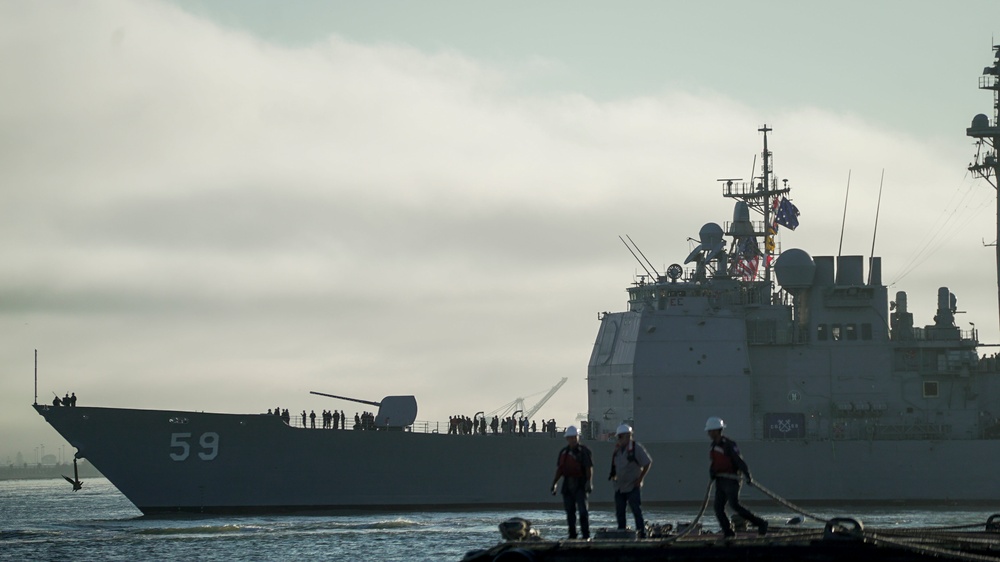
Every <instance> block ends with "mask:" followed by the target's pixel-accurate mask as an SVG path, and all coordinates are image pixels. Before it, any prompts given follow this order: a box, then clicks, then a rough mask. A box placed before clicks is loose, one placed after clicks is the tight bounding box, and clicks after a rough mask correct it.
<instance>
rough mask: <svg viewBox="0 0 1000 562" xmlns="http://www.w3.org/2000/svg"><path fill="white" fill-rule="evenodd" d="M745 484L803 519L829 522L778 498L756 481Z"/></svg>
mask: <svg viewBox="0 0 1000 562" xmlns="http://www.w3.org/2000/svg"><path fill="white" fill-rule="evenodd" d="M747 484H749V485H750V486H753V487H754V488H757V489H758V490H760V491H761V492H763V493H764V494H765V495H767V496H770V498H771V499H773V500H774V501H776V502H778V503H780V504H781V505H783V506H785V507H787V508H788V509H790V510H792V511H794V512H795V513H798V514H799V515H801V516H803V517H808V518H809V519H813V520H815V521H819V522H820V523H826V522H828V521H829V519H828V518H826V517H820V516H819V515H814V514H812V513H809V512H808V511H805V510H804V509H802V508H800V507H799V506H797V505H795V504H793V503H792V502H790V501H788V500H786V499H785V498H783V497H781V496H779V495H778V494H775V493H774V492H772V491H771V490H768V489H767V488H766V487H764V485H763V484H761V483H760V482H758V481H757V480H752V481H750V482H747Z"/></svg>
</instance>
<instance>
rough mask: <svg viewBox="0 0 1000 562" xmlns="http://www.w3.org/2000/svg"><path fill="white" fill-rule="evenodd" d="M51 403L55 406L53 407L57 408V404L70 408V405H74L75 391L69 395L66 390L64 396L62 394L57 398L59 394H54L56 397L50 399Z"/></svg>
mask: <svg viewBox="0 0 1000 562" xmlns="http://www.w3.org/2000/svg"><path fill="white" fill-rule="evenodd" d="M52 405H53V406H55V407H57V408H58V407H59V406H65V407H67V408H72V407H74V406H76V393H75V392H74V393H73V395H72V396H70V394H69V393H68V392H67V393H66V396H64V397H62V398H59V395H58V394H56V397H55V398H53V399H52Z"/></svg>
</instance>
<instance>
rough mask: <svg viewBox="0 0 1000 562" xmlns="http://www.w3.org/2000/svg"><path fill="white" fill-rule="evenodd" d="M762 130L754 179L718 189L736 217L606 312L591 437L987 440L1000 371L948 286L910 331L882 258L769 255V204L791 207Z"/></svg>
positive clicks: (993, 429) (773, 211)
mask: <svg viewBox="0 0 1000 562" xmlns="http://www.w3.org/2000/svg"><path fill="white" fill-rule="evenodd" d="M760 131H761V132H762V133H763V138H764V151H763V161H762V162H763V164H762V170H761V172H762V173H761V175H760V176H759V177H758V178H755V180H754V181H752V182H744V183H739V182H736V181H733V180H723V195H724V196H726V197H731V198H735V199H737V200H738V201H737V203H736V205H735V211H734V220H733V221H732V222H730V223H728V224H726V225H725V227H723V226H720V225H718V224H715V223H708V224H706V225H705V226H703V227H702V228H701V231H700V240H699V242H700V243H699V244H698V246H697V247H696V248H695V249H694V251H693V252H692V253H691V254H690V255H689V256H688V258H687V259H686V260H685V264H692V265H693V267H688V268H685V267H683V266H681V265H680V264H674V265H671V266H670V267H669V268H668V269H667V272H666V275H662V276H659V277H657V278H656V279H648V278H647V277H645V276H643V277H640V278H639V280H638V281H637V282H636V283H634V284H633V285H632V286H631V287H629V288H628V294H629V300H628V309H627V310H626V311H624V312H617V313H604V314H602V316H601V328H600V332H599V334H598V337H597V341H596V343H595V346H594V352H593V354H592V356H591V360H590V365H589V370H588V387H589V388H588V390H589V393H590V395H589V399H590V409H589V418H590V421H591V424H590V428H589V429H590V432H591V433H592V434H593V435H595V436H601V435H603V434H606V433H608V432H611V431H613V427H614V426H615V425H617V424H618V423H620V421H621V420H626V421H627V422H628V423H631V424H633V425H634V426H635V427H637V428H642V429H643V432H644V436H645V437H646V439H653V440H657V441H686V440H689V439H690V438H691V434H692V431H694V430H696V429H697V427H696V426H698V425H699V423H700V421H701V420H704V419H706V418H708V417H709V416H721V417H722V418H724V419H726V420H727V422H729V426H730V428H731V430H730V431H731V434H732V435H733V437H734V438H735V439H737V440H748V439H750V440H753V439H760V440H786V439H799V440H868V441H873V440H884V441H891V440H912V439H917V440H920V439H933V440H951V439H981V438H987V437H993V436H996V435H997V434H998V429H1000V426H998V421H997V418H996V416H995V415H994V414H993V412H995V413H996V414H1000V376H998V375H997V373H996V372H995V368H989V366H988V365H987V364H986V363H985V362H983V361H981V360H980V358H979V356H978V354H977V344H978V342H977V338H976V334H975V332H974V331H972V330H966V331H963V330H960V329H959V328H958V326H957V325H956V323H955V314H956V312H957V306H956V303H957V299H956V297H955V295H953V294H952V293H951V292H950V291H949V290H948V289H947V288H946V287H942V288H940V289H939V291H938V294H937V313H936V315H935V317H934V321H933V324H929V325H925V326H923V327H915V326H914V324H913V317H912V314H911V313H910V312H908V308H907V295H906V293H905V292H901V291H900V292H897V293H895V295H894V296H893V298H892V300H891V301H890V298H889V291H888V289H887V287H886V286H885V285H884V284H883V283H882V274H881V270H882V267H881V259H880V258H879V257H871V258H867V259H866V258H865V257H864V256H857V255H848V256H815V257H813V256H810V255H809V254H808V253H807V252H805V251H804V250H801V249H790V250H786V251H783V252H781V253H780V254H777V253H776V252H775V244H774V241H773V237H774V235H775V233H776V230H777V229H778V228H779V225H778V221H779V220H781V214H780V209H782V208H784V209H785V212H786V214H787V213H793V214H795V215H797V209H795V207H794V205H791V203H790V201H789V200H788V198H787V195H788V194H789V193H790V188H789V187H788V186H787V183H786V182H782V184H781V185H780V186H779V184H778V182H777V180H776V179H774V178H773V176H772V172H771V169H770V157H771V154H770V152H769V150H768V147H767V133H768V132H769V131H770V129H769V128H767V127H766V126H765V127H764V128H762V129H760ZM748 209H749V210H754V211H756V212H757V213H758V214H759V215H761V216H762V218H763V221H762V222H760V223H753V222H751V221H750V220H749V219H748ZM776 218H777V219H778V220H775V219H776ZM790 219H791V216H789V217H786V218H785V220H786V221H788V220H790ZM794 224H795V225H797V219H795V222H794ZM727 237H728V239H729V240H727ZM758 237H759V238H760V239H761V240H762V244H760V245H758V243H757V238H758ZM727 248H729V251H727ZM743 248H749V249H750V251H749V252H748V251H746V250H744V249H743ZM758 248H761V249H758ZM775 258H776V259H775ZM772 260H773V261H772ZM772 264H773V274H774V281H775V283H772V282H771V273H772ZM865 265H867V268H866V267H865ZM866 269H867V270H866ZM928 297H931V298H933V296H931V295H928Z"/></svg>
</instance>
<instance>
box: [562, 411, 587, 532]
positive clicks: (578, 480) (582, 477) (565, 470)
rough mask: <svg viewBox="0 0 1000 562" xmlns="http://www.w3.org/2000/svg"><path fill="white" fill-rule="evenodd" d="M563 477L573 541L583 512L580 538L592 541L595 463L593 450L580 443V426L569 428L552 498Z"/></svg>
mask: <svg viewBox="0 0 1000 562" xmlns="http://www.w3.org/2000/svg"><path fill="white" fill-rule="evenodd" d="M560 478H562V481H563V485H562V497H563V508H565V509H566V525H567V526H568V527H569V538H571V539H575V538H577V535H576V514H577V511H579V512H580V535H581V536H582V538H584V539H589V538H590V513H589V506H588V505H587V494H589V493H590V492H593V491H594V460H593V455H592V454H591V452H590V449H588V448H587V446H586V445H583V444H581V443H580V433H579V432H578V431H577V430H576V426H573V425H571V426H569V427H567V428H566V446H565V447H563V449H562V450H561V451H559V459H558V460H557V461H556V474H555V476H554V477H553V478H552V495H555V493H556V488H557V486H558V485H559V479H560Z"/></svg>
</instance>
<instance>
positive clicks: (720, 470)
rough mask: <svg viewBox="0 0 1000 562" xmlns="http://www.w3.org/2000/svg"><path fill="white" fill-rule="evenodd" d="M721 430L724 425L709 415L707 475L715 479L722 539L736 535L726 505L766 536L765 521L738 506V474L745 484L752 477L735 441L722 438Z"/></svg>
mask: <svg viewBox="0 0 1000 562" xmlns="http://www.w3.org/2000/svg"><path fill="white" fill-rule="evenodd" d="M725 428H726V422H725V421H723V419H722V418H719V417H715V416H712V417H710V418H708V420H707V421H706V422H705V431H707V432H708V436H709V438H711V439H712V447H711V448H710V449H709V451H708V456H709V459H710V460H711V465H710V466H709V469H708V473H709V476H710V477H711V478H712V479H714V480H715V506H714V507H715V517H716V519H718V520H719V527H721V528H722V533H723V534H724V535H725V536H726V537H733V536H736V532H735V531H733V525H732V523H731V522H730V521H729V517H728V516H727V515H726V504H729V506H730V507H732V508H733V511H735V512H736V513H739V514H740V515H741V516H742V517H743V518H744V519H746V520H747V521H749V522H751V523H753V524H754V525H755V526H756V527H757V533H758V534H760V535H764V534H766V533H767V521H765V520H764V519H761V518H760V517H758V516H756V515H754V514H753V513H752V512H751V511H750V510H749V509H747V508H745V507H743V505H742V504H741V503H740V485H741V483H740V477H739V475H740V474H741V473H742V474H743V477H744V478H746V480H747V483H748V484H752V483H753V477H752V476H750V467H748V466H747V463H746V461H744V460H743V456H742V455H740V448H739V447H737V446H736V442H735V441H733V440H732V439H730V438H728V437H726V436H724V435H722V430H723V429H725Z"/></svg>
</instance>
